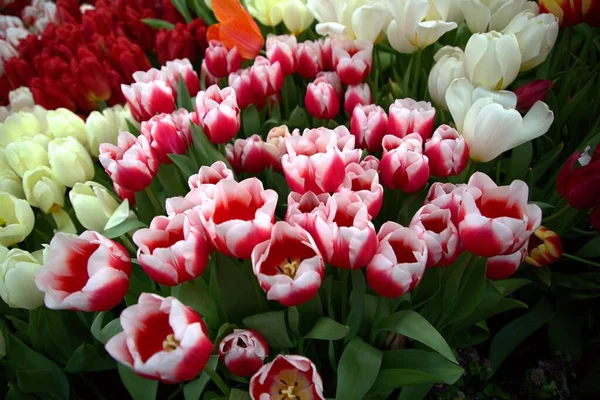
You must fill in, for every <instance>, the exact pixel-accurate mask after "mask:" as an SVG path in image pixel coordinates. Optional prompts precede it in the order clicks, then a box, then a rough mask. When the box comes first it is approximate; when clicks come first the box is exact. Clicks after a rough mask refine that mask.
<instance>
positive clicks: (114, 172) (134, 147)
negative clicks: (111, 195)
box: [98, 132, 158, 192]
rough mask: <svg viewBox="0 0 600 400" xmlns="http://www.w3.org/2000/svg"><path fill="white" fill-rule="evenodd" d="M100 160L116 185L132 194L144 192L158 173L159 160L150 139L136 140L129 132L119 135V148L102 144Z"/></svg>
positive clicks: (143, 137) (140, 137)
mask: <svg viewBox="0 0 600 400" xmlns="http://www.w3.org/2000/svg"><path fill="white" fill-rule="evenodd" d="M98 160H99V161H100V163H101V164H102V166H103V167H104V170H105V171H106V173H107V174H108V176H110V178H111V179H112V180H113V182H114V183H116V184H117V185H119V186H120V187H122V188H123V189H126V190H129V191H132V192H139V191H140V190H144V188H146V187H147V186H148V185H150V183H152V179H154V177H155V176H156V174H157V172H158V159H157V157H156V154H155V153H154V150H153V149H152V147H150V143H149V142H148V139H146V137H145V136H139V137H138V138H137V139H136V137H135V136H133V135H132V134H131V133H129V132H121V133H120V134H119V138H118V146H115V145H112V144H110V143H103V144H101V145H100V156H98Z"/></svg>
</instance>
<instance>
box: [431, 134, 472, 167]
mask: <svg viewBox="0 0 600 400" xmlns="http://www.w3.org/2000/svg"><path fill="white" fill-rule="evenodd" d="M425 155H426V156H427V157H428V158H429V168H430V170H431V174H432V175H434V176H439V177H440V178H445V177H447V176H450V175H459V174H460V173H461V172H462V171H463V170H464V169H465V167H466V166H467V163H468V162H469V149H468V148H467V143H466V142H465V139H464V138H463V137H462V136H460V135H459V134H458V132H457V131H456V129H454V128H451V127H450V126H448V125H440V126H439V127H438V128H437V129H436V130H435V132H434V133H433V136H432V137H431V139H429V140H428V141H427V142H425Z"/></svg>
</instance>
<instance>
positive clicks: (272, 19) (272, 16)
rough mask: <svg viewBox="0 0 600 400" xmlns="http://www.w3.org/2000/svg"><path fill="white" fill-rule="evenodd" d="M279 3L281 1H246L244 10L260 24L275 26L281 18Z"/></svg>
mask: <svg viewBox="0 0 600 400" xmlns="http://www.w3.org/2000/svg"><path fill="white" fill-rule="evenodd" d="M281 3H282V0H246V8H247V9H248V12H249V13H250V15H252V16H253V17H254V18H256V19H257V20H259V21H260V23H261V24H263V25H265V26H275V25H278V24H279V23H280V22H281V20H282V18H283V16H282V8H281V5H282V4H281Z"/></svg>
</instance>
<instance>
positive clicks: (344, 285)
mask: <svg viewBox="0 0 600 400" xmlns="http://www.w3.org/2000/svg"><path fill="white" fill-rule="evenodd" d="M349 275H350V271H349V270H347V269H341V270H340V281H341V285H342V293H341V297H342V321H345V320H346V315H348V277H349Z"/></svg>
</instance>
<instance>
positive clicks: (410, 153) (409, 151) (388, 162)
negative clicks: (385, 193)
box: [379, 133, 429, 193]
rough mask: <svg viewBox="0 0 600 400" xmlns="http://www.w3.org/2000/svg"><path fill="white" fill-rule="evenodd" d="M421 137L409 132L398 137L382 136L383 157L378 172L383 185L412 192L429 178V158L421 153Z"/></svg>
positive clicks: (423, 184)
mask: <svg viewBox="0 0 600 400" xmlns="http://www.w3.org/2000/svg"><path fill="white" fill-rule="evenodd" d="M422 143H423V142H422V139H421V136H419V134H417V133H411V134H410V135H407V136H406V137H404V139H399V138H397V137H396V136H393V135H385V136H384V137H383V142H382V144H383V149H384V151H383V157H382V158H381V162H380V163H379V174H380V176H381V183H382V184H383V186H385V187H387V188H390V189H396V188H399V189H402V190H403V191H404V192H406V193H414V192H416V191H418V190H420V189H422V188H423V187H424V186H425V184H426V183H427V180H428V179H429V160H428V158H427V156H424V155H423V150H422Z"/></svg>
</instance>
